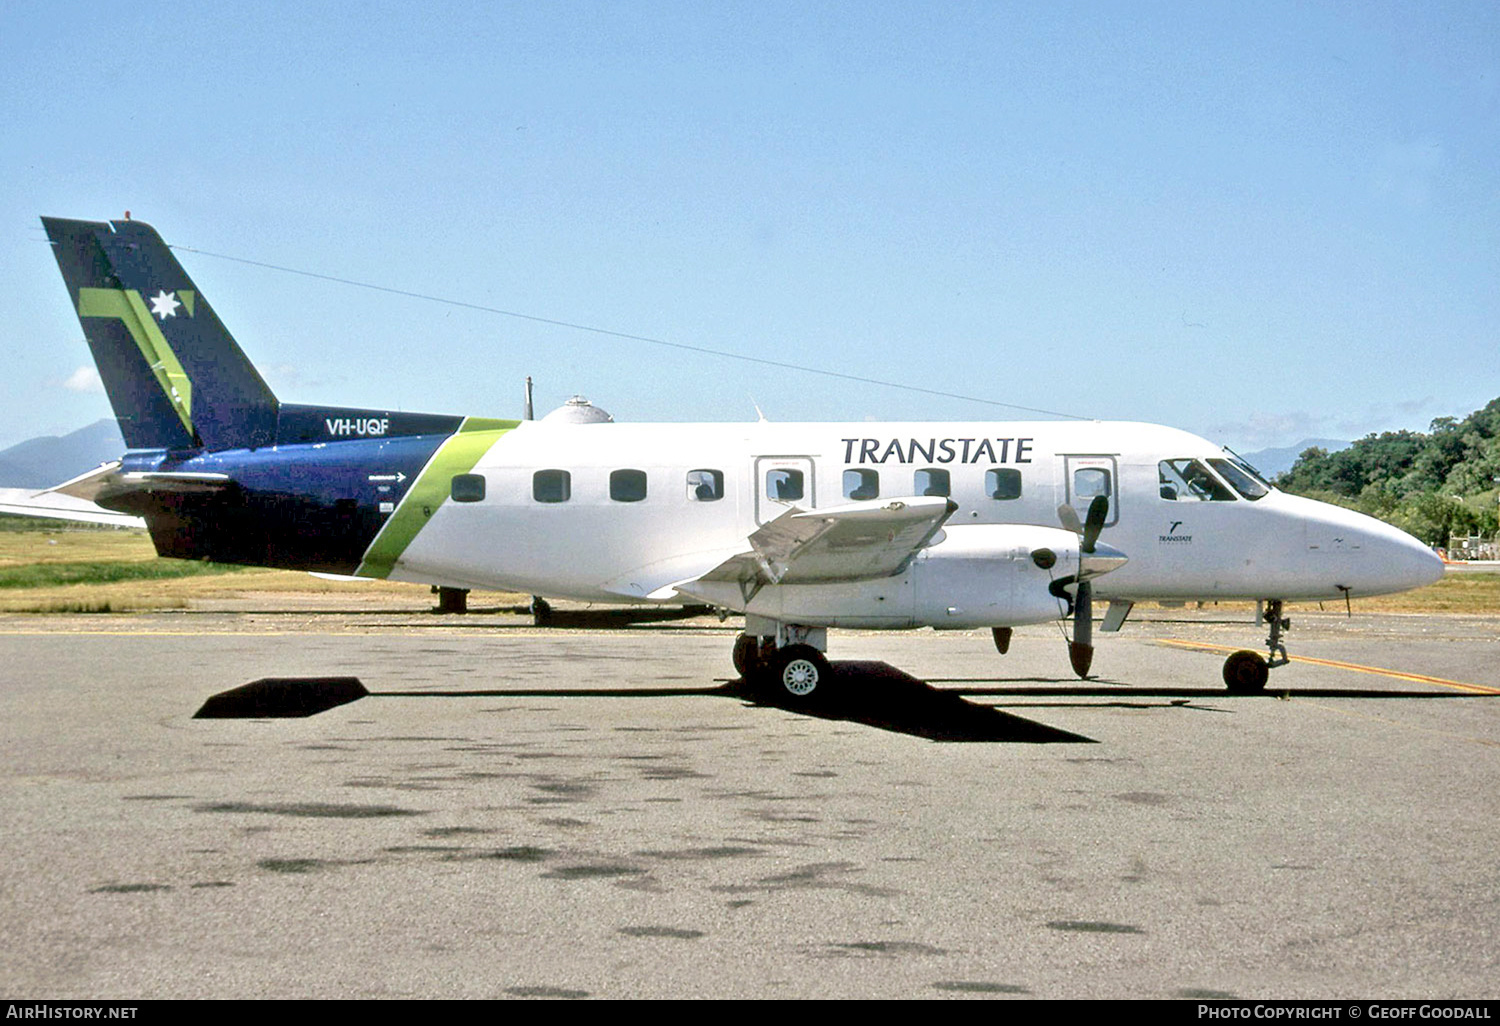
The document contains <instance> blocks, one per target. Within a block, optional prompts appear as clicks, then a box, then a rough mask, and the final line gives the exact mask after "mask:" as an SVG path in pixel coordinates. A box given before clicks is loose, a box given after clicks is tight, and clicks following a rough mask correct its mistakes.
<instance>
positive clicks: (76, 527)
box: [0, 513, 140, 534]
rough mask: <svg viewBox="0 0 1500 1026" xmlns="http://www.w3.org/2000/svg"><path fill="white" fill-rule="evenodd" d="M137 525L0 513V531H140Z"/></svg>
mask: <svg viewBox="0 0 1500 1026" xmlns="http://www.w3.org/2000/svg"><path fill="white" fill-rule="evenodd" d="M138 530H140V528H136V527H122V526H120V525H118V524H91V523H87V522H85V521H78V520H54V519H53V518H52V517H23V516H17V515H16V514H14V513H0V533H3V534H36V533H39V532H46V533H53V534H55V533H57V532H58V531H138Z"/></svg>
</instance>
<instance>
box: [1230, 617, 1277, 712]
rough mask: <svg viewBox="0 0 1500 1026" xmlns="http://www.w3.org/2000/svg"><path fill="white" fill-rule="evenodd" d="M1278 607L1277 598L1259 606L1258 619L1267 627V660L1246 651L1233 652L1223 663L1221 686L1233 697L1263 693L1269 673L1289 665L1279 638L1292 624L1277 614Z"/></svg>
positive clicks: (1257, 653)
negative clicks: (1230, 692) (1223, 685)
mask: <svg viewBox="0 0 1500 1026" xmlns="http://www.w3.org/2000/svg"><path fill="white" fill-rule="evenodd" d="M1281 605H1282V602H1281V599H1270V600H1268V601H1266V602H1265V603H1264V604H1263V605H1262V606H1261V607H1260V618H1261V620H1263V621H1264V622H1265V623H1267V624H1269V625H1270V627H1271V633H1270V636H1269V637H1267V638H1266V648H1267V650H1268V654H1269V656H1270V658H1269V660H1268V659H1266V658H1265V657H1263V656H1262V655H1261V654H1260V653H1259V652H1251V651H1249V650H1248V649H1247V650H1244V651H1240V652H1236V653H1235V654H1234V655H1232V656H1230V657H1229V658H1228V659H1226V660H1224V683H1225V685H1227V686H1228V688H1229V690H1230V691H1232V692H1234V693H1235V694H1237V695H1253V694H1256V693H1258V692H1261V691H1264V690H1265V687H1266V681H1267V680H1268V679H1270V676H1271V671H1272V670H1274V669H1275V668H1276V667H1278V666H1285V665H1286V664H1287V663H1289V662H1291V659H1290V658H1288V657H1287V654H1286V645H1284V644H1282V641H1281V637H1282V635H1283V634H1285V633H1286V632H1287V631H1289V630H1291V628H1292V621H1291V619H1290V618H1289V617H1285V616H1282V615H1281Z"/></svg>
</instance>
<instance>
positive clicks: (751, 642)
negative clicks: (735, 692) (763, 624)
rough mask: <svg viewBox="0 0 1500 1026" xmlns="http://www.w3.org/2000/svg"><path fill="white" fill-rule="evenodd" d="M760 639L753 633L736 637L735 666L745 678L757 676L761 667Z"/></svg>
mask: <svg viewBox="0 0 1500 1026" xmlns="http://www.w3.org/2000/svg"><path fill="white" fill-rule="evenodd" d="M760 666H761V662H760V639H759V638H757V637H756V636H755V635H753V634H741V635H740V636H739V637H737V638H735V639H734V668H735V670H737V671H738V672H739V675H740V677H741V678H742V679H744V680H749V679H750V678H751V677H753V676H755V674H756V671H758V670H759V669H760Z"/></svg>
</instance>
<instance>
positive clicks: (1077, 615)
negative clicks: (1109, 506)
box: [1068, 510, 1094, 677]
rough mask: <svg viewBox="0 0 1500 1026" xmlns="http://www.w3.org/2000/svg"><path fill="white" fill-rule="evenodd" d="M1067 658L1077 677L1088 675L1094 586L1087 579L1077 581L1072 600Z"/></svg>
mask: <svg viewBox="0 0 1500 1026" xmlns="http://www.w3.org/2000/svg"><path fill="white" fill-rule="evenodd" d="M1090 512H1092V510H1091V511H1090ZM1068 659H1069V661H1070V662H1072V664H1073V672H1074V673H1076V674H1078V676H1079V677H1087V676H1088V675H1089V667H1090V666H1091V665H1093V662H1094V586H1093V584H1091V583H1090V582H1088V581H1082V582H1080V583H1079V585H1078V597H1077V598H1076V599H1074V600H1073V640H1072V642H1071V643H1069V645H1068Z"/></svg>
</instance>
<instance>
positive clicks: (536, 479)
mask: <svg viewBox="0 0 1500 1026" xmlns="http://www.w3.org/2000/svg"><path fill="white" fill-rule="evenodd" d="M572 496H573V476H572V475H571V474H569V473H568V472H567V471H566V470H538V471H537V472H536V473H535V474H532V475H531V497H532V498H533V499H535V500H536V501H537V502H567V501H568V499H570V498H572Z"/></svg>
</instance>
